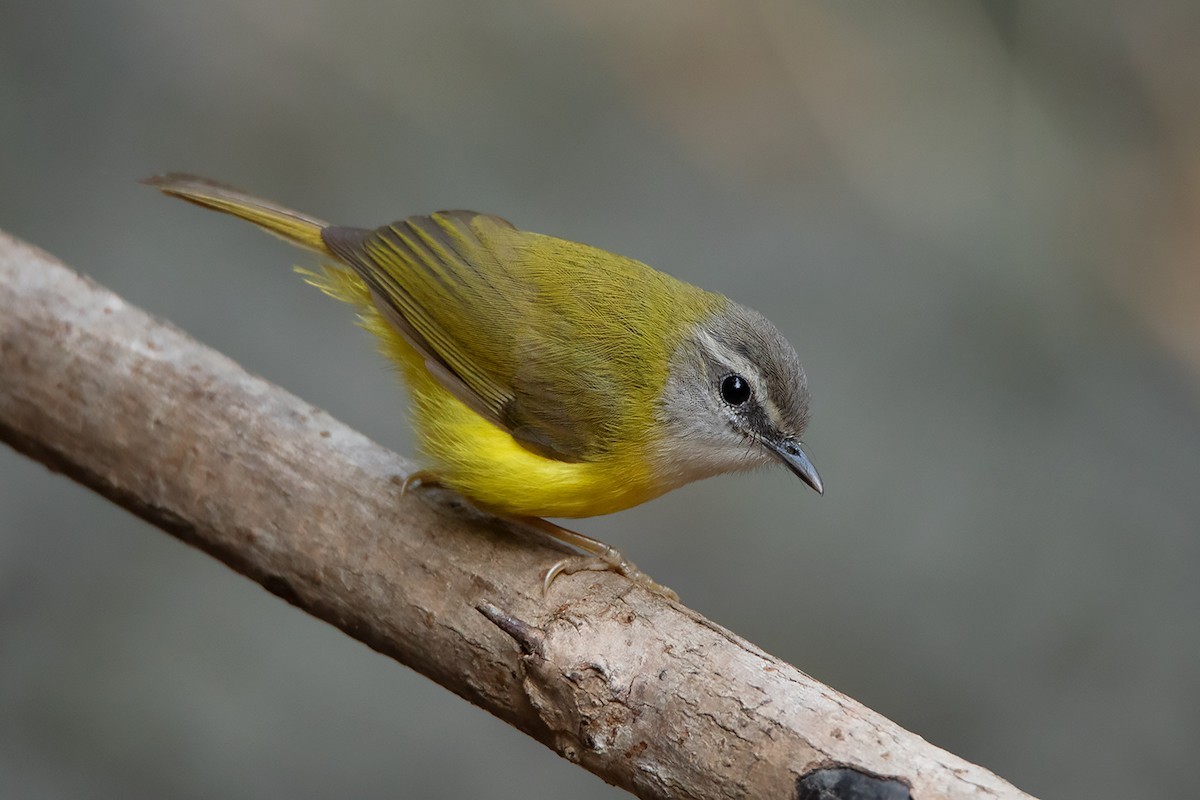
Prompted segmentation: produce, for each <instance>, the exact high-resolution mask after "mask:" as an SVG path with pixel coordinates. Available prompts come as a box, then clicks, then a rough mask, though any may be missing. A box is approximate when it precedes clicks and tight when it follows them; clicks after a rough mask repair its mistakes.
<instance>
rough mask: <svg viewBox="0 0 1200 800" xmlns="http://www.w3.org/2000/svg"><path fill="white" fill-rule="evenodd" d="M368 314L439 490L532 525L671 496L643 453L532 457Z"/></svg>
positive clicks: (378, 318) (365, 321)
mask: <svg viewBox="0 0 1200 800" xmlns="http://www.w3.org/2000/svg"><path fill="white" fill-rule="evenodd" d="M360 308H361V306H360ZM362 310H363V318H362V324H363V327H365V328H367V329H368V330H369V331H371V332H372V333H374V334H375V335H376V336H378V337H379V340H380V342H382V345H383V351H384V355H386V356H387V357H388V358H389V359H391V360H392V361H393V362H395V363H396V364H398V365H399V366H400V368H401V371H402V373H403V377H404V381H405V383H406V384H407V385H408V389H409V393H410V395H411V398H412V412H413V414H412V418H413V427H414V429H415V431H416V434H417V438H418V440H419V441H420V444H421V451H422V453H423V455H424V456H425V459H426V463H425V464H424V465H423V468H424V469H426V470H427V471H428V472H430V473H431V474H432V475H433V476H434V477H436V478H437V481H438V483H439V484H441V485H443V486H447V487H449V488H451V489H454V490H455V491H457V492H459V493H461V494H462V495H463V496H464V497H466V498H468V499H470V500H471V501H473V502H474V503H476V504H477V505H479V506H480V507H481V508H485V509H488V510H490V511H494V512H497V513H501V514H511V515H516V516H526V517H592V516H598V515H600V514H611V513H613V512H616V511H622V510H624V509H626V508H630V507H632V506H636V505H638V504H639V503H644V502H646V501H647V500H651V499H653V498H655V497H658V496H659V495H661V494H662V493H663V492H665V491H667V490H668V489H669V488H671V487H670V486H666V485H661V484H660V483H659V482H657V481H655V480H654V477H653V475H652V474H651V471H650V469H649V468H648V466H647V465H646V463H644V459H643V458H641V457H640V456H641V454H640V453H635V454H633V456H634V458H633V459H632V460H631V459H620V460H616V459H612V460H607V461H591V462H579V463H567V462H563V461H556V460H554V459H551V458H545V457H543V456H539V455H537V454H536V453H533V452H530V451H529V450H526V449H525V448H524V447H522V446H521V445H519V444H517V442H516V441H515V440H514V439H513V438H512V437H511V436H510V435H509V434H508V433H507V432H505V431H503V430H501V429H500V428H498V427H496V426H495V425H493V424H492V423H490V422H488V421H487V420H485V419H484V418H483V417H481V416H479V415H478V414H476V413H475V412H474V411H472V410H471V409H470V408H468V407H467V406H466V405H464V404H463V403H462V401H460V400H459V399H458V398H456V397H455V396H454V395H452V394H451V393H450V392H448V391H447V390H446V389H445V388H443V387H442V385H441V384H440V383H438V382H437V380H436V379H435V378H434V377H433V376H432V375H430V373H429V371H428V370H427V369H426V368H425V360H424V358H423V357H422V356H421V355H419V354H418V353H417V352H416V351H415V350H413V349H412V347H410V346H409V345H408V343H407V342H405V341H404V340H403V339H402V338H400V337H399V336H398V335H396V333H395V332H394V331H392V330H391V328H390V326H389V325H388V323H387V322H386V321H385V320H384V319H383V318H382V316H380V315H379V314H378V312H376V311H375V310H374V308H373V307H368V308H363V309H362Z"/></svg>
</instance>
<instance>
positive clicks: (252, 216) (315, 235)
mask: <svg viewBox="0 0 1200 800" xmlns="http://www.w3.org/2000/svg"><path fill="white" fill-rule="evenodd" d="M142 183H144V184H146V185H147V186H152V187H154V188H155V189H158V190H160V191H162V192H163V193H165V194H169V195H171V196H172V197H178V198H180V199H182V200H187V201H188V202H189V203H195V204H196V205H198V206H204V207H205V208H211V209H213V210H214V211H223V212H225V213H226V214H232V215H233V216H235V217H241V218H242V219H244V220H247V221H249V222H253V223H254V224H255V225H257V226H258V227H260V228H262V229H263V230H265V231H267V232H268V233H273V234H275V235H276V236H278V237H279V238H281V239H283V240H284V241H286V242H289V243H290V244H294V245H297V246H298V247H303V248H306V249H308V250H313V251H315V252H317V253H321V254H322V255H332V254H331V253H330V252H329V248H328V247H326V246H325V242H324V241H323V240H322V238H321V230H322V229H323V228H327V227H329V224H328V223H326V222H322V221H321V220H319V219H315V218H313V217H310V216H307V215H305V214H301V213H300V212H298V211H292V210H291V209H290V208H284V207H283V206H281V205H277V204H275V203H272V202H271V201H270V200H263V199H262V198H259V197H254V196H253V195H249V194H246V193H245V192H243V191H241V190H239V189H234V188H233V187H232V186H226V185H224V184H222V183H217V182H216V181H212V180H209V179H208V178H201V177H198V176H196V175H186V174H184V173H179V172H172V173H169V174H167V175H155V176H154V177H152V178H147V179H145V180H144V181H142Z"/></svg>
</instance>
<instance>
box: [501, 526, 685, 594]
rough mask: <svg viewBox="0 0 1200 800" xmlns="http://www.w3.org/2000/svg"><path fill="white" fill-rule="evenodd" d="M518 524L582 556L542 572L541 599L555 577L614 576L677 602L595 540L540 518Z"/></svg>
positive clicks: (666, 590)
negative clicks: (576, 573) (564, 545)
mask: <svg viewBox="0 0 1200 800" xmlns="http://www.w3.org/2000/svg"><path fill="white" fill-rule="evenodd" d="M521 522H522V523H524V525H525V527H527V528H529V529H531V530H534V531H537V532H538V533H540V534H542V535H543V536H546V537H549V538H551V539H553V540H554V541H556V542H561V543H562V544H566V545H570V546H571V547H575V548H578V549H579V550H582V551H583V552H584V553H585V554H586V555H578V556H571V557H569V558H564V559H563V560H561V561H559V562H558V563H556V564H555V565H554V566H552V567H550V569H548V570H546V577H545V578H544V579H543V580H542V594H543V595H545V594H546V593H548V592H549V591H550V584H552V583H554V579H555V578H557V577H558V576H559V575H571V574H572V573H575V572H615V573H617V574H618V575H624V576H625V577H626V578H628V579H629V580H631V581H633V582H634V583H636V584H638V585H639V586H641V587H642V588H644V589H648V590H649V591H651V592H654V593H655V594H658V595H662V596H663V597H665V598H667V599H668V600H678V599H679V595H677V594H675V592H674V591H672V590H671V589H669V588H668V587H666V586H663V585H662V584H661V583H658V582H657V581H655V580H654V579H653V578H651V577H650V576H649V575H647V574H646V573H644V572H642V571H641V570H640V569H638V568H637V565H636V564H634V563H633V562H632V561H630V560H629V559H628V558H626V557H625V556H624V555H622V554H621V551H620V550H617V549H616V548H613V547H609V546H608V545H606V544H605V543H604V542H602V541H600V540H599V539H593V538H592V537H591V536H587V535H585V534H582V533H579V532H578V531H573V530H569V529H567V528H564V527H562V526H561V525H555V524H554V523H553V522H549V521H547V520H544V519H541V518H540V517H524V518H522V519H521Z"/></svg>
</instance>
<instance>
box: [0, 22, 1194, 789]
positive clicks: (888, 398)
mask: <svg viewBox="0 0 1200 800" xmlns="http://www.w3.org/2000/svg"><path fill="white" fill-rule="evenodd" d="M1198 30H1200V7H1198V6H1197V5H1196V4H1195V3H1185V2H1180V3H1176V4H1174V5H1172V4H1170V3H1147V4H1135V3H1127V4H1115V3H1110V2H1103V1H1102V2H1096V1H1095V0H1088V1H1087V2H1085V1H1084V0H1075V1H1074V2H1066V1H1064V2H1050V3H1040V2H1038V3H1034V2H1025V3H1020V4H1018V3H1013V2H1008V3H1004V2H965V1H956V2H949V1H948V0H947V2H942V3H932V2H929V3H926V2H913V3H884V2H821V3H804V4H798V3H784V2H778V1H772V0H761V1H759V2H739V3H728V4H720V3H714V2H687V1H686V0H676V2H652V3H647V2H644V1H642V0H639V1H638V2H634V1H633V0H619V1H618V2H608V1H606V2H593V1H592V0H576V1H575V2H558V3H556V2H548V0H547V1H544V2H538V0H527V1H526V2H516V3H485V2H479V3H464V2H446V0H426V1H425V2H399V1H396V0H389V2H335V0H301V2H295V3H287V4H284V3H280V2H270V1H269V0H213V1H212V2H208V3H192V2H175V1H168V0H129V1H128V2H117V0H87V2H84V0H59V2H33V1H32V0H5V2H3V3H0V227H3V228H4V229H6V230H8V231H9V232H11V233H14V234H16V235H18V236H21V237H24V238H26V239H28V240H29V241H31V242H34V243H36V244H38V245H40V246H41V247H43V248H45V249H47V250H49V251H50V252H52V253H54V254H56V255H58V256H59V257H61V258H62V259H64V260H65V261H66V262H67V263H69V264H71V265H73V266H74V267H76V268H78V269H79V270H81V271H83V272H85V273H87V274H89V275H91V276H93V277H95V278H96V279H97V280H99V281H100V282H102V283H104V284H106V285H108V286H110V287H112V288H113V289H114V290H116V291H117V292H119V293H120V294H122V295H124V296H125V297H126V298H127V299H129V300H130V301H132V302H134V303H136V304H139V305H141V306H144V307H146V308H148V309H150V310H152V311H153V312H155V313H157V314H160V315H162V316H163V317H165V318H168V319H170V320H172V321H174V322H175V323H177V324H178V325H179V326H180V327H182V328H183V329H185V330H187V331H188V332H190V333H191V334H193V335H194V336H196V337H197V338H199V339H200V340H202V341H204V342H207V343H208V344H210V345H212V346H214V347H216V348H218V349H220V350H222V351H224V352H226V353H228V354H230V355H232V356H233V357H234V358H236V359H238V360H239V361H240V362H242V363H243V364H245V365H247V366H248V367H249V368H250V369H252V370H254V371H257V372H259V373H261V374H263V375H265V376H266V377H268V378H270V379H271V380H274V381H276V382H278V383H280V384H282V385H283V386H285V387H287V388H288V389H290V390H292V391H294V392H295V393H297V394H299V395H300V396H302V397H304V398H306V399H308V400H310V401H312V402H314V403H316V404H318V405H320V406H322V407H324V408H326V409H328V410H330V411H331V412H333V413H334V414H335V415H336V416H338V417H340V418H341V419H343V420H345V421H347V422H349V423H350V424H351V425H353V426H355V427H357V428H359V429H361V430H363V431H365V432H366V433H368V434H369V435H371V436H372V437H375V438H377V439H378V440H380V441H382V442H385V443H386V444H388V445H390V446H393V447H396V448H398V449H400V450H402V451H406V452H411V450H412V447H411V439H410V434H409V433H408V431H407V426H406V422H405V402H404V399H403V395H402V393H401V392H400V391H399V390H398V389H397V388H396V386H395V385H394V382H393V379H392V377H391V375H390V374H389V372H388V369H387V368H386V366H385V365H384V364H383V363H381V361H380V359H379V358H378V357H376V356H375V354H374V352H373V349H372V347H371V345H370V343H369V342H368V341H367V340H366V338H365V335H364V334H362V333H361V332H360V331H358V330H357V329H356V328H355V327H354V325H353V324H352V314H350V313H349V312H348V310H347V309H345V308H343V307H339V306H338V305H336V304H334V303H332V302H330V301H328V300H326V299H325V298H323V297H321V296H319V295H318V293H316V292H314V291H312V290H311V289H309V288H308V287H306V286H304V285H303V284H302V283H301V282H300V281H299V280H298V279H297V278H296V277H295V276H294V275H292V274H291V273H290V272H289V269H288V268H289V266H290V265H292V264H293V263H297V261H302V260H303V258H304V257H303V255H301V254H299V253H297V252H296V251H292V250H290V249H288V248H287V247H286V246H285V245H282V244H280V243H278V242H276V241H275V240H273V239H271V238H270V237H265V236H262V235H260V234H258V233H257V232H255V231H253V230H252V229H251V228H250V227H249V226H245V225H240V224H235V223H234V222H232V221H229V220H226V219H221V218H219V217H217V216H216V215H213V214H205V213H202V212H201V211H199V210H197V209H193V208H190V207H188V206H185V205H183V204H181V203H178V202H174V201H169V200H167V199H165V198H162V197H160V196H158V195H156V194H155V193H153V192H151V191H149V190H146V189H144V188H142V187H139V186H137V185H136V183H135V181H136V179H138V178H140V177H143V176H146V175H149V174H151V173H154V172H158V171H164V170H189V171H194V172H199V173H202V174H207V175H211V176H213V177H216V178H220V179H223V180H226V181H229V182H232V183H235V184H238V185H241V186H244V187H246V188H248V189H251V190H254V191H256V192H259V193H262V194H264V195H266V196H268V197H272V198H276V199H278V200H280V201H284V202H286V203H288V204H290V205H293V206H294V207H296V208H299V209H301V210H304V211H309V212H312V213H313V214H316V215H320V216H323V217H325V218H328V219H331V220H332V221H335V222H343V223H356V224H363V225H373V224H378V223H382V222H385V221H389V220H391V219H393V218H398V217H402V216H405V215H408V214H411V213H419V212H427V211H430V210H433V209H437V208H443V207H452V208H457V207H468V208H476V209H479V210H483V211H491V212H494V213H498V214H501V215H503V216H505V217H508V218H509V219H512V220H514V221H515V222H517V223H518V224H520V225H522V226H523V227H527V228H531V229H534V230H538V231H542V232H546V233H553V234H557V235H561V236H564V237H568V238H574V239H578V240H582V241H585V242H589V243H592V244H596V245H600V246H603V247H606V248H608V249H612V250H616V251H618V252H621V253H625V254H628V255H631V256H634V257H637V258H640V259H642V260H645V261H647V262H649V263H651V264H654V265H656V266H658V267H660V268H662V269H664V270H666V271H668V272H671V273H673V274H675V275H677V276H679V277H681V278H684V279H687V280H690V281H693V282H695V283H699V284H702V285H704V286H706V287H709V288H712V289H716V290H720V291H723V292H725V293H727V294H729V295H731V296H733V297H734V298H736V299H738V300H740V301H742V302H745V303H747V304H748V305H751V306H754V307H756V308H758V309H759V310H761V311H763V312H764V313H765V314H766V315H767V316H769V317H770V318H772V319H773V320H774V321H775V322H776V323H777V324H778V325H779V326H780V327H781V328H782V329H783V330H784V331H785V333H786V334H787V335H788V336H789V337H790V338H791V339H792V340H793V341H794V342H795V343H796V344H797V347H798V349H799V350H800V352H801V355H802V357H803V358H804V360H805V362H806V364H807V366H808V370H809V375H810V380H811V385H812V387H813V390H814V393H815V398H816V399H815V403H816V405H815V416H814V421H813V424H812V427H811V429H810V433H809V436H808V437H807V438H808V441H809V443H810V446H811V452H812V454H813V458H814V460H815V462H816V464H817V465H818V466H819V468H820V470H821V473H822V475H823V476H824V478H825V481H826V485H827V487H828V492H827V495H826V496H825V497H824V498H823V499H822V498H818V497H816V496H815V495H813V494H812V493H811V492H809V491H808V490H807V489H806V488H805V487H804V486H803V485H801V484H800V483H799V482H798V481H796V480H795V479H794V478H793V477H791V476H790V475H788V474H787V473H786V472H784V471H783V470H775V471H772V472H764V473H761V474H756V475H752V476H742V477H726V478H719V479H714V480H712V481H709V482H706V483H705V484H703V485H700V486H692V487H689V488H686V489H683V490H680V491H678V492H675V493H674V494H672V495H669V496H667V497H665V498H662V499H661V500H658V501H655V502H653V503H650V504H648V505H646V506H643V507H640V508H638V509H634V510H631V511H629V512H625V513H622V514H619V515H616V516H615V517H611V518H604V519H596V520H588V521H585V522H582V523H580V524H579V528H580V529H581V530H584V531H586V532H588V533H592V534H595V535H597V536H600V537H602V538H605V539H607V540H608V541H611V542H612V543H614V544H616V545H618V546H620V547H622V548H623V549H625V550H626V551H627V552H629V553H630V554H631V555H632V556H634V557H635V558H636V559H637V561H638V562H639V564H641V566H643V567H644V568H646V570H647V571H648V572H649V573H650V574H652V575H654V576H656V577H657V578H659V579H660V580H663V581H665V582H666V583H668V584H669V585H671V586H673V587H674V588H676V589H677V590H678V591H679V592H680V594H681V595H682V596H683V597H684V599H685V600H687V601H688V602H689V603H690V604H691V605H693V606H695V607H696V608H698V609H699V610H701V611H702V612H704V613H706V614H708V615H710V616H711V617H712V618H714V619H715V620H717V621H718V622H720V623H722V624H724V625H727V626H729V627H731V628H733V629H734V630H736V631H738V632H739V633H741V634H744V635H745V636H747V637H749V638H750V639H751V640H753V641H755V642H756V643H758V644H760V645H762V646H763V647H765V648H766V649H767V650H769V651H771V652H773V653H776V654H778V655H780V656H782V657H783V658H785V659H787V660H789V661H791V662H792V663H795V664H797V665H798V666H800V667H801V668H802V669H804V670H806V671H807V672H809V673H811V674H813V675H814V676H816V677H818V678H820V679H822V680H824V681H826V682H828V683H831V684H832V685H834V686H835V687H837V688H839V689H841V690H843V691H845V692H847V693H849V694H851V695H852V696H854V697H856V698H858V699H860V700H862V701H863V702H865V703H867V704H868V705H870V706H872V707H874V708H876V709H878V710H880V711H882V712H883V713H885V714H887V715H888V716H890V717H892V718H893V719H895V720H897V721H898V722H900V723H901V724H903V725H905V726H906V727H908V728H910V729H912V730H915V731H917V732H918V733H920V734H921V735H923V736H925V737H926V738H928V739H930V740H931V741H933V742H935V743H937V744H939V745H942V746H944V747H946V748H948V749H950V750H953V751H955V752H957V753H959V754H961V755H963V756H965V757H966V758H969V759H972V760H974V761H978V762H980V763H982V764H984V765H986V766H988V767H990V768H992V769H995V770H997V771H998V772H1000V773H1001V774H1002V775H1004V776H1005V777H1007V778H1009V779H1010V780H1012V781H1014V782H1015V783H1016V784H1017V785H1019V786H1021V787H1022V788H1024V789H1026V790H1028V791H1030V792H1033V793H1035V794H1038V795H1041V796H1044V797H1047V798H1049V797H1057V798H1098V797H1183V796H1190V795H1191V794H1193V793H1194V791H1195V755H1196V753H1197V752H1200V674H1198V668H1197V664H1198V659H1200V619H1198V614H1197V612H1198V611H1200V579H1198V578H1197V572H1198V567H1200V536H1198V533H1200V492H1198V491H1197V486H1196V481H1197V477H1198V475H1200V470H1198V469H1197V467H1198V466H1200V465H1198V460H1200V455H1198V454H1200V415H1198V414H1197V409H1198V399H1200V395H1198V393H1197V388H1198V386H1200V383H1198V381H1197V375H1198V374H1200V370H1198V365H1200V323H1198V320H1200V265H1198V261H1200V224H1198V220H1200V155H1198V153H1200V147H1198V145H1200V114H1198V113H1197V108H1200V91H1198V89H1200V86H1198V82H1200V57H1198V55H1197V54H1198V53H1200V47H1198V46H1197V35H1196V34H1197V31H1198ZM2 379H3V376H0V380H2ZM0 796H4V797H14V798H16V797H21V798H37V797H97V798H107V797H113V798H117V797H120V798H140V797H164V796H167V797H183V798H190V797H195V798H207V797H233V798H236V797H273V796H280V797H293V798H306V797H313V798H316V797H327V796H346V797H414V798H415V797H431V798H433V797H438V798H441V797H445V798H461V797H482V796H487V797H491V798H529V797H551V796H562V797H575V798H593V797H595V798H600V797H616V796H620V793H618V792H617V791H616V790H614V789H612V788H610V787H606V786H604V785H603V784H602V783H601V782H600V781H599V780H597V779H596V778H594V777H592V776H590V775H587V774H586V773H584V772H582V771H581V770H579V769H577V768H575V767H572V766H570V765H569V764H567V763H565V762H563V761H561V760H560V759H558V758H556V757H555V756H554V755H552V754H551V753H550V752H549V751H547V750H544V749H542V748H541V747H540V746H538V745H536V744H534V743H532V742H531V741H529V740H527V739H525V738H524V737H522V736H521V735H519V734H516V733H514V732H513V731H511V730H509V729H507V728H506V727H505V726H504V725H502V724H501V723H499V722H497V721H495V720H493V719H491V718H490V717H488V716H487V715H485V714H484V713H482V712H480V711H478V710H476V709H474V708H472V707H470V706H468V705H466V704H465V703H463V702H462V701H460V700H459V699H458V698H456V697H453V696H451V695H450V694H449V693H447V692H445V691H444V690H442V689H440V688H439V687H437V686H435V685H434V684H432V683H430V682H428V681H426V680H425V679H423V678H421V677H419V676H417V675H415V674H413V673H411V672H409V671H407V670H405V669H404V668H401V667H399V666H397V665H395V664H393V663H391V662H389V661H387V660H386V659H384V658H382V657H380V656H378V655H376V654H374V653H372V652H370V651H369V650H367V649H366V648H365V647H363V646H362V645H360V644H358V643H356V642H354V641H352V640H350V639H348V638H346V637H344V636H342V635H341V634H340V633H338V632H336V631H335V630H333V629H331V628H329V627H327V626H325V625H323V624H321V623H318V622H316V621H314V620H312V619H309V618H307V617H305V616H304V615H303V614H301V613H300V612H298V611H296V610H294V609H292V608H290V607H288V606H286V605H285V604H284V603H282V602H281V601H280V600H278V599H276V598H275V597H273V596H271V595H268V594H267V593H265V592H264V591H262V590H261V589H260V588H258V587H257V586H255V585H253V584H251V583H250V582H248V581H246V580H244V579H243V578H241V577H239V576H237V575H235V574H233V573H231V572H229V571H227V570H226V569H225V568H224V567H222V566H220V565H218V564H217V563H215V562H213V561H212V560H210V559H209V558H207V557H206V556H204V555H202V554H200V553H198V552H195V551H193V550H190V549H188V548H187V547H185V546H184V545H182V544H179V543H178V542H176V541H174V540H172V539H171V538H170V537H168V536H165V535H163V534H162V533H159V532H157V531H155V530H153V529H150V528H149V527H148V526H146V525H145V524H143V523H142V522H140V521H138V520H136V519H134V518H132V517H130V516H129V515H127V514H125V513H124V512H122V511H119V510H117V509H115V508H113V507H111V506H109V505H108V504H107V503H105V502H104V501H103V500H101V499H99V498H98V497H95V496H92V495H91V494H89V493H88V492H87V491H85V490H83V489H81V488H79V487H77V486H74V485H72V484H71V483H70V482H68V481H67V480H65V479H63V478H62V477H58V476H54V475H51V474H49V473H48V472H46V471H45V470H44V469H43V468H42V467H40V466H39V465H37V464H34V463H32V462H29V461H26V460H24V459H23V458H21V457H19V456H17V455H16V454H14V453H13V452H11V451H8V450H6V449H0Z"/></svg>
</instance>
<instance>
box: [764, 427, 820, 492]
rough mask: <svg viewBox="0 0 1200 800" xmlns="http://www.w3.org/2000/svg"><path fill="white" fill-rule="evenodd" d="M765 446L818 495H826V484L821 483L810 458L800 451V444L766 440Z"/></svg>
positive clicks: (788, 440)
mask: <svg viewBox="0 0 1200 800" xmlns="http://www.w3.org/2000/svg"><path fill="white" fill-rule="evenodd" d="M763 444H765V445H766V446H767V447H769V448H770V449H771V451H772V452H773V453H775V455H777V456H779V460H780V461H782V462H783V463H784V464H785V465H787V468H788V469H790V470H791V471H792V472H794V473H796V475H797V477H799V478H800V480H802V481H804V482H805V483H807V484H808V485H809V486H811V487H812V488H813V490H814V491H816V493H817V494H825V484H823V483H821V476H820V475H818V474H817V468H816V467H814V466H813V465H812V462H811V461H809V460H808V456H806V455H805V454H804V451H803V450H801V449H800V444H799V443H798V442H796V441H793V440H791V439H783V440H780V441H778V442H769V441H765V440H764V441H763Z"/></svg>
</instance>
